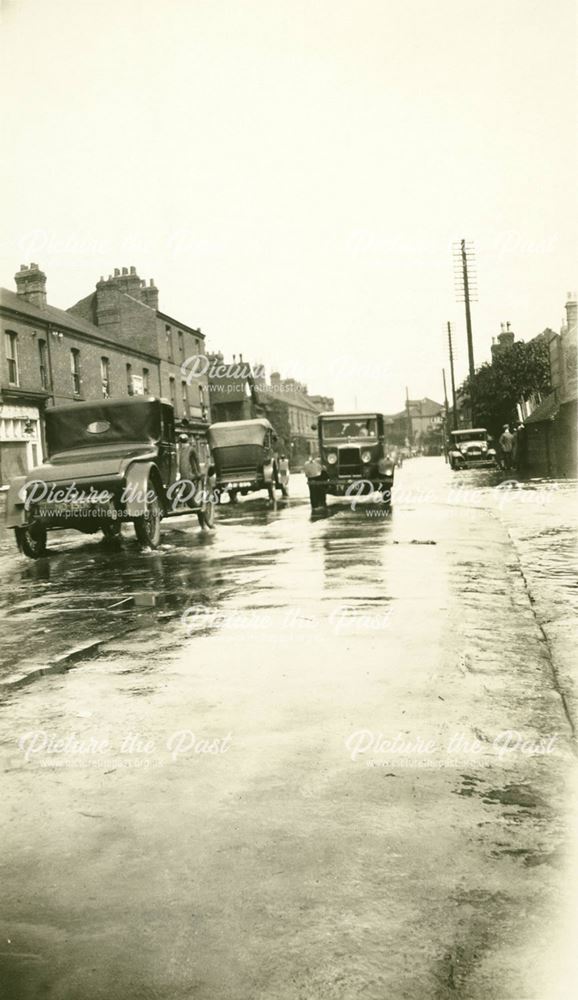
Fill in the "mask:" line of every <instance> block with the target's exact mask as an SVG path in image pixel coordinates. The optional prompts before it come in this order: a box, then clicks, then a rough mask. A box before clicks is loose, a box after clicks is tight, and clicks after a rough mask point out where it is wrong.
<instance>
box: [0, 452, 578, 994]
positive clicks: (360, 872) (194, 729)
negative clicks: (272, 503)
mask: <svg viewBox="0 0 578 1000" xmlns="http://www.w3.org/2000/svg"><path fill="white" fill-rule="evenodd" d="M503 479H504V477H503V475H502V474H500V473H496V472H477V473H475V472H473V473H466V474H464V475H463V476H462V477H461V478H457V477H456V476H453V477H452V475H451V473H450V472H449V470H448V469H447V467H446V466H444V464H443V461H441V460H439V459H416V460H413V461H411V462H406V463H405V465H404V468H403V469H402V470H401V473H400V475H399V478H398V490H399V497H398V501H397V502H396V504H395V508H394V511H393V513H392V515H391V517H388V516H386V515H385V512H384V511H383V509H382V508H380V507H379V506H376V505H374V506H368V505H361V504H360V505H359V506H358V507H357V508H356V510H351V509H350V507H348V506H347V505H344V504H343V503H334V504H332V506H331V507H330V509H329V511H328V512H327V515H321V516H316V517H314V518H312V517H311V515H310V512H309V508H308V504H307V500H306V490H305V485H304V481H302V480H301V479H300V478H295V479H294V481H293V484H292V494H293V495H292V497H291V499H290V500H289V502H288V503H281V502H280V503H279V504H278V507H277V509H276V510H271V509H269V508H268V507H267V504H266V500H265V498H264V497H263V498H255V499H250V500H248V501H246V502H245V503H242V504H239V505H238V506H236V507H229V506H228V505H226V506H223V507H222V508H220V510H219V521H218V526H217V530H216V531H215V532H214V533H212V534H210V535H209V534H203V533H201V532H199V531H198V529H197V527H196V525H193V522H192V521H191V522H189V523H187V522H186V521H185V520H183V519H179V520H175V521H173V522H165V523H164V525H163V546H162V548H161V549H160V550H158V551H157V552H155V553H148V554H143V553H139V552H138V551H137V549H136V545H135V543H134V540H133V538H132V535H131V532H130V531H127V537H126V540H125V542H124V544H123V546H122V548H121V549H120V550H111V549H107V548H105V547H104V546H103V545H102V544H101V543H99V542H98V541H97V540H96V538H94V539H88V540H87V539H85V538H82V537H81V536H78V535H73V534H71V533H68V534H66V535H60V536H56V535H55V536H53V537H51V544H50V547H51V554H50V557H49V558H48V559H46V560H42V561H41V562H39V563H35V564H34V563H29V562H27V561H25V560H24V559H23V558H22V557H20V556H18V555H15V554H14V552H13V549H12V547H11V540H10V539H8V540H3V539H0V572H1V573H2V581H3V592H2V604H1V608H0V612H1V614H2V620H3V621H2V624H3V630H4V632H5V638H6V643H5V659H4V662H3V671H4V674H3V677H4V680H5V681H8V682H9V681H10V678H13V677H14V675H15V674H16V675H25V674H26V671H33V670H34V668H35V667H37V666H39V665H40V666H41V665H42V664H46V663H47V662H49V661H51V660H52V659H54V658H55V657H58V656H59V655H62V654H66V653H67V652H69V651H70V650H74V649H75V648H76V647H77V646H78V645H79V644H80V643H83V642H88V641H93V640H94V641H96V640H99V645H98V646H95V647H94V648H93V649H92V650H91V652H90V655H89V656H86V657H83V656H82V655H79V656H78V658H77V659H76V661H75V662H74V667H73V669H70V670H69V671H68V672H66V673H62V674H57V675H54V676H47V677H42V678H40V679H37V680H34V681H33V682H32V683H30V684H28V685H26V686H23V687H13V688H11V687H9V686H6V687H5V688H4V692H3V696H2V702H1V708H0V732H1V740H2V742H1V764H2V768H3V806H2V813H3V828H2V845H3V847H2V858H1V871H0V877H1V880H2V886H3V903H4V905H3V913H2V922H1V924H0V935H1V937H0V941H1V945H0V982H3V983H4V991H5V995H6V996H7V997H9V998H13V997H14V998H18V1000H20V998H22V1000H28V998H41V997H47V998H50V1000H71V998H73V1000H76V998H79V1000H80V998H82V1000H116V998H119V1000H120V998H122V1000H133V998H134V1000H137V998H139V1000H140V998H159V1000H160V998H163V1000H181V998H183V1000H184V998H191V1000H192V998H195V1000H225V998H226V1000H229V998H231V1000H249V998H251V1000H255V998H263V1000H265V998H267V1000H269V998H275V1000H318V998H319V1000H321V998H324V1000H325V998H330V1000H332V998H339V1000H353V998H355V1000H357V998H359V997H364V998H365V997H367V998H369V1000H373V998H375V1000H378V998H379V1000H383V998H384V997H387V998H388V1000H389V998H391V1000H398V998H399V1000H404V998H408V1000H409V998H411V1000H414V998H417V997H419V998H425V1000H442V998H444V1000H445V998H448V1000H450V998H452V1000H455V998H458V997H459V998H462V997H463V998H471V1000H506V998H507V1000H522V998H533V1000H554V998H555V997H556V998H558V997H565V996H572V995H573V993H571V992H567V993H566V992H562V989H565V988H566V986H564V985H563V984H564V983H566V984H567V983H568V977H569V976H570V974H571V971H572V969H571V949H570V948H568V947H567V946H566V945H567V937H566V927H567V922H568V914H569V910H570V907H571V905H572V900H571V898H570V895H569V891H570V879H569V874H570V872H571V871H572V870H573V866H574V862H575V859H574V857H573V847H572V844H573V842H574V836H573V831H574V820H575V817H574V815H573V811H572V808H571V806H570V805H568V803H569V802H571V793H570V792H571V790H572V789H573V788H574V782H575V764H574V761H575V754H574V749H575V741H574V738H573V736H574V733H573V729H574V727H575V713H574V704H575V702H574V689H573V686H572V681H573V678H572V672H571V668H570V665H569V664H570V653H569V649H570V646H569V627H570V622H571V620H572V614H573V612H574V611H575V607H576V583H575V576H572V575H571V574H570V573H569V568H570V565H571V560H572V559H573V557H574V550H573V545H574V539H575V526H574V524H573V514H572V505H573V492H572V487H571V486H570V485H568V484H563V483H562V484H557V489H556V490H552V489H551V484H540V483H534V484H526V485H525V486H524V487H522V488H520V489H518V488H514V487H512V488H511V489H510V490H508V489H505V488H502V489H496V487H497V486H498V485H499V483H500V481H501V480H503ZM531 494H534V495H535V502H534V501H532V502H530V501H529V500H528V497H529V496H530V495H531ZM508 734H510V735H508ZM518 734H519V737H520V738H519V739H518ZM555 981H556V982H558V983H560V984H562V985H561V986H560V987H559V988H558V987H557V986H555ZM558 990H559V991H558Z"/></svg>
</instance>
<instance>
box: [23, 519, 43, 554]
mask: <svg viewBox="0 0 578 1000" xmlns="http://www.w3.org/2000/svg"><path fill="white" fill-rule="evenodd" d="M16 544H17V545H18V548H19V549H20V551H21V552H22V553H23V555H25V556H28V558H29V559H41V558H42V557H43V556H45V555H46V528H45V527H44V525H42V524H27V525H26V527H23V528H16Z"/></svg>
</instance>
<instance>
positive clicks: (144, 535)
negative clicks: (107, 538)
mask: <svg viewBox="0 0 578 1000" xmlns="http://www.w3.org/2000/svg"><path fill="white" fill-rule="evenodd" d="M161 517H162V513H161V502H160V499H159V495H158V493H157V491H156V489H155V487H154V486H153V484H152V483H149V484H148V487H147V500H146V510H145V513H144V514H142V515H141V516H140V517H135V519H134V530H135V534H136V537H137V539H138V541H139V544H140V545H141V546H142V547H143V548H145V549H156V548H157V546H158V544H159V542H160V540H161Z"/></svg>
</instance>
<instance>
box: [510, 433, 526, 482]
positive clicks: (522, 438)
mask: <svg viewBox="0 0 578 1000" xmlns="http://www.w3.org/2000/svg"><path fill="white" fill-rule="evenodd" d="M512 457H513V460H514V468H515V469H517V470H518V471H519V472H523V471H524V468H525V465H526V428H525V427H524V424H522V423H520V424H518V426H517V427H516V432H515V439H514V448H513V452H512Z"/></svg>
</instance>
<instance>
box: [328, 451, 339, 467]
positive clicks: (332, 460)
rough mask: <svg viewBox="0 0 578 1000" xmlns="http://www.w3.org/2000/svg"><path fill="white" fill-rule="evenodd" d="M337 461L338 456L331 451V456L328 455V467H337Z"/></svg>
mask: <svg viewBox="0 0 578 1000" xmlns="http://www.w3.org/2000/svg"><path fill="white" fill-rule="evenodd" d="M336 461H337V455H336V454H335V452H334V451H330V452H329V454H328V456H327V464H328V465H335V463H336Z"/></svg>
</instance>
